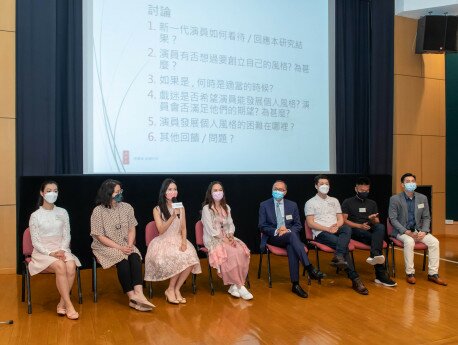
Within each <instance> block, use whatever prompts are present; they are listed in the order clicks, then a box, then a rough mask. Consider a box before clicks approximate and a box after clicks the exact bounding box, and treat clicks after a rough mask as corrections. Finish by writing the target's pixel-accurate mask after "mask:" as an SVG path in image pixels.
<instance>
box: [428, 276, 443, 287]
mask: <svg viewBox="0 0 458 345" xmlns="http://www.w3.org/2000/svg"><path fill="white" fill-rule="evenodd" d="M428 280H429V281H430V282H433V283H436V284H438V285H443V286H447V283H446V282H445V280H442V278H441V277H439V275H438V274H433V275H429V274H428Z"/></svg>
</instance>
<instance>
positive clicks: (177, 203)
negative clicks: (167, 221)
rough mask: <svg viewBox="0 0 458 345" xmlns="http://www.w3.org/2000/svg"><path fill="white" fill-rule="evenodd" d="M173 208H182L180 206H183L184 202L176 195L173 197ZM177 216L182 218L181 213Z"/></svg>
mask: <svg viewBox="0 0 458 345" xmlns="http://www.w3.org/2000/svg"><path fill="white" fill-rule="evenodd" d="M172 208H173V209H180V208H183V203H182V202H179V201H178V199H177V198H176V197H175V198H172ZM177 217H178V218H180V213H177Z"/></svg>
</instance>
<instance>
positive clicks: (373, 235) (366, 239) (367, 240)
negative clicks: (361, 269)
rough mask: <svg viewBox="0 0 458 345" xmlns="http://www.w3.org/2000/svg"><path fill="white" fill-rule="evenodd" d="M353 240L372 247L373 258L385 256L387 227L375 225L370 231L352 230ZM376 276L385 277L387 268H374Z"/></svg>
mask: <svg viewBox="0 0 458 345" xmlns="http://www.w3.org/2000/svg"><path fill="white" fill-rule="evenodd" d="M351 238H352V239H354V240H356V241H359V242H362V243H364V244H367V245H368V246H371V257H374V256H377V255H383V240H384V239H385V226H384V225H383V224H380V223H378V224H374V225H372V227H371V228H370V229H369V230H361V229H357V228H352V232H351ZM374 270H375V275H376V276H379V275H384V274H385V266H384V265H381V264H377V265H375V266H374Z"/></svg>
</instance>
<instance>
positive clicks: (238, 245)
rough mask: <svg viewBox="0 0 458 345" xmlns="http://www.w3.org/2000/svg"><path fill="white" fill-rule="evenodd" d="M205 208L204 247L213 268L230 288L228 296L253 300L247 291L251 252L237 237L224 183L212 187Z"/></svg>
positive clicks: (207, 194)
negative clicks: (246, 284)
mask: <svg viewBox="0 0 458 345" xmlns="http://www.w3.org/2000/svg"><path fill="white" fill-rule="evenodd" d="M203 205H204V207H203V209H202V223H203V225H204V244H205V247H207V248H208V250H209V254H208V257H209V262H210V266H212V267H213V268H216V270H217V272H218V275H219V276H220V277H221V278H223V283H224V285H230V287H229V291H228V292H229V293H230V294H231V295H232V296H234V297H242V298H243V299H245V300H250V299H252V298H253V295H252V294H251V293H250V292H249V291H248V290H247V289H246V287H245V280H246V277H247V274H248V269H249V266H250V251H249V249H248V248H247V246H246V245H245V243H243V242H242V241H241V240H239V239H238V238H237V237H234V232H235V226H234V222H233V221H232V217H231V208H230V207H229V205H227V204H226V198H225V197H224V190H223V185H222V184H221V182H218V181H214V182H212V183H210V185H209V186H208V188H207V193H206V194H205V201H204V203H203Z"/></svg>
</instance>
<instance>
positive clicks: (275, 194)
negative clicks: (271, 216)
mask: <svg viewBox="0 0 458 345" xmlns="http://www.w3.org/2000/svg"><path fill="white" fill-rule="evenodd" d="M284 196H285V194H283V192H280V191H279V190H273V191H272V197H273V198H274V199H275V200H277V201H279V200H281V199H283V197H284Z"/></svg>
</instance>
